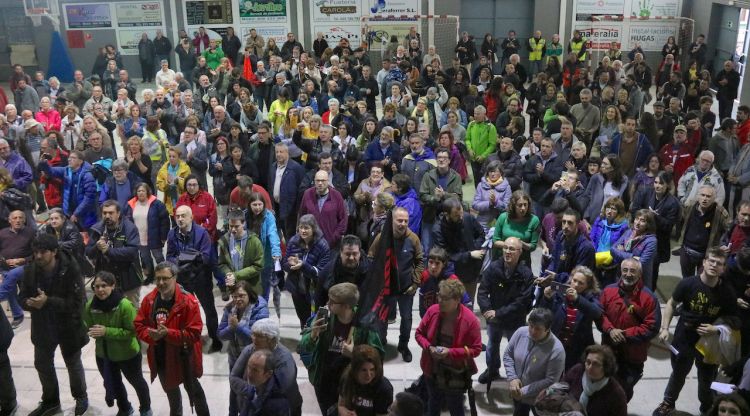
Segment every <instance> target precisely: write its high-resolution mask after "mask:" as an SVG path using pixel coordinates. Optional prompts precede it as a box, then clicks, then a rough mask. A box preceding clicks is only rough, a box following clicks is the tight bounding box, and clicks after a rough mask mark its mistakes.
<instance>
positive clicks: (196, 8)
mask: <svg viewBox="0 0 750 416" xmlns="http://www.w3.org/2000/svg"><path fill="white" fill-rule="evenodd" d="M185 20H186V26H203V25H229V24H232V21H233V19H232V0H208V1H197V0H193V1H187V2H185Z"/></svg>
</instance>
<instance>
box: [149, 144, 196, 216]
mask: <svg viewBox="0 0 750 416" xmlns="http://www.w3.org/2000/svg"><path fill="white" fill-rule="evenodd" d="M168 154H169V157H168V158H167V163H164V164H163V165H162V166H161V169H159V173H158V174H157V175H156V189H158V190H160V191H162V192H163V193H164V201H163V202H164V205H166V206H167V212H169V216H170V217H172V216H173V215H174V209H175V206H176V205H177V200H178V199H179V197H180V195H182V194H183V193H184V192H185V182H186V179H187V177H188V175H190V166H188V164H187V163H185V161H183V160H182V159H180V150H179V149H177V148H174V147H170V148H169V151H168Z"/></svg>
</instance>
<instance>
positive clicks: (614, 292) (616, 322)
mask: <svg viewBox="0 0 750 416" xmlns="http://www.w3.org/2000/svg"><path fill="white" fill-rule="evenodd" d="M600 301H601V304H602V309H604V313H603V314H602V324H601V329H602V344H605V345H609V346H610V347H612V350H613V351H614V352H615V354H617V355H618V356H620V357H622V358H623V359H625V361H627V362H631V363H642V362H645V361H646V358H647V355H648V347H649V345H651V339H652V338H654V337H655V336H656V335H657V334H658V333H659V328H660V325H661V309H660V307H659V300H658V299H656V295H654V292H652V291H651V290H650V289H649V288H647V287H644V285H643V279H641V280H639V281H638V283H637V284H636V285H635V288H633V290H632V292H630V293H627V292H626V291H625V289H624V288H623V287H621V282H620V281H618V282H617V283H614V284H611V285H609V286H607V287H606V288H604V290H603V291H602V294H601V296H600ZM615 328H617V329H622V330H624V331H625V338H626V341H625V343H624V344H621V345H616V344H615V343H614V342H612V339H611V338H610V337H609V335H608V334H609V331H611V330H612V329H615Z"/></svg>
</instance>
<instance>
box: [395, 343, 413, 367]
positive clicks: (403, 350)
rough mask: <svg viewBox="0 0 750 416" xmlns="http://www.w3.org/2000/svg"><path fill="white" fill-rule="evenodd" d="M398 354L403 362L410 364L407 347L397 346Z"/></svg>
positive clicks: (409, 352) (410, 358)
mask: <svg viewBox="0 0 750 416" xmlns="http://www.w3.org/2000/svg"><path fill="white" fill-rule="evenodd" d="M398 352H400V353H401V358H403V360H404V362H406V363H410V362H411V360H412V356H411V351H409V347H408V346H406V345H399V346H398Z"/></svg>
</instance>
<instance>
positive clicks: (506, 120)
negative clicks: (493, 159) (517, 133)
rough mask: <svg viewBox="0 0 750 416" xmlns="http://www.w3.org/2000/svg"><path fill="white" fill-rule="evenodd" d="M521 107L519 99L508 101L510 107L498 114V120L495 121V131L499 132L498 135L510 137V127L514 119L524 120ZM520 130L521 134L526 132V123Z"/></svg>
mask: <svg viewBox="0 0 750 416" xmlns="http://www.w3.org/2000/svg"><path fill="white" fill-rule="evenodd" d="M520 107H521V103H520V101H519V100H518V99H517V98H511V99H509V100H508V107H507V108H506V109H505V111H503V112H502V113H500V114H498V115H497V119H495V129H496V130H497V134H498V135H500V136H507V135H508V125H509V124H510V121H511V120H512V119H513V118H514V117H521V119H523V114H521V110H520ZM520 129H521V132H524V131H526V122H525V121H524V122H523V123H522V125H521V126H520Z"/></svg>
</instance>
